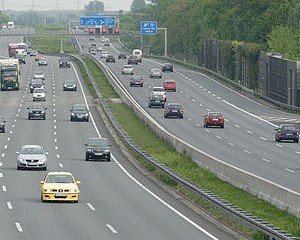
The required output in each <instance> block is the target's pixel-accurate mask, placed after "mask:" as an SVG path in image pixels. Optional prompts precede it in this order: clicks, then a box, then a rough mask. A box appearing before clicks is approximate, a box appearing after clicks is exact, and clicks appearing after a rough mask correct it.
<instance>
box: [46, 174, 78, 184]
mask: <svg viewBox="0 0 300 240" xmlns="http://www.w3.org/2000/svg"><path fill="white" fill-rule="evenodd" d="M46 183H74V179H73V178H72V176H71V175H49V176H48V177H47V180H46Z"/></svg>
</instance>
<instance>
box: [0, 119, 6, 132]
mask: <svg viewBox="0 0 300 240" xmlns="http://www.w3.org/2000/svg"><path fill="white" fill-rule="evenodd" d="M5 123H6V121H5V120H4V117H2V116H0V130H1V132H3V133H4V132H5Z"/></svg>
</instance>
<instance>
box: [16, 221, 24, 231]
mask: <svg viewBox="0 0 300 240" xmlns="http://www.w3.org/2000/svg"><path fill="white" fill-rule="evenodd" d="M15 224H16V227H17V229H18V231H19V232H23V229H22V227H21V224H20V223H18V222H16V223H15Z"/></svg>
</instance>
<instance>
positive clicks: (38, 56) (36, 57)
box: [34, 54, 43, 61]
mask: <svg viewBox="0 0 300 240" xmlns="http://www.w3.org/2000/svg"><path fill="white" fill-rule="evenodd" d="M42 58H43V56H42V55H40V54H38V55H36V56H35V58H34V60H35V61H38V60H40V59H42Z"/></svg>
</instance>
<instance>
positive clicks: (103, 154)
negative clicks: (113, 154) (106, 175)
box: [85, 138, 110, 162]
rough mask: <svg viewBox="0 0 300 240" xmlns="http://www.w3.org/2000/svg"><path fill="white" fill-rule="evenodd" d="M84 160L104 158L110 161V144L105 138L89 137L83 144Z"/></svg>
mask: <svg viewBox="0 0 300 240" xmlns="http://www.w3.org/2000/svg"><path fill="white" fill-rule="evenodd" d="M85 146H86V154H85V160H86V161H89V160H93V159H104V160H107V161H108V162H109V161H110V147H109V146H110V144H109V143H108V140H107V139H106V138H90V140H89V142H88V143H87V144H85Z"/></svg>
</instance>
